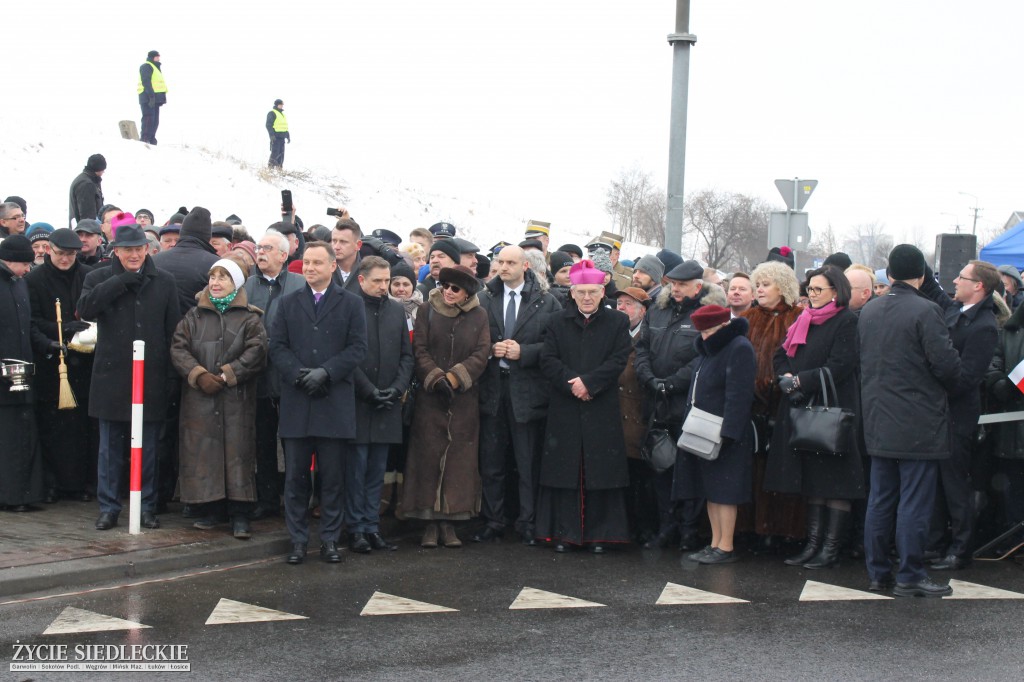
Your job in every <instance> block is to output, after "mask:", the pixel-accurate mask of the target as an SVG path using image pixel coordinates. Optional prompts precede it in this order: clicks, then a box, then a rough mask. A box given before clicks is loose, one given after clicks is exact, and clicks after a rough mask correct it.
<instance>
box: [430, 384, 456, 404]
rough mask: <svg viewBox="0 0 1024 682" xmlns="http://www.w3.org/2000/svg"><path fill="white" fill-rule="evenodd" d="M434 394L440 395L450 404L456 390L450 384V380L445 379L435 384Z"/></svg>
mask: <svg viewBox="0 0 1024 682" xmlns="http://www.w3.org/2000/svg"><path fill="white" fill-rule="evenodd" d="M434 393H438V394H440V396H441V397H442V398H444V399H445V400H446V401H448V402H451V399H452V398H454V397H455V390H454V389H453V388H452V385H451V384H449V383H448V379H444V378H442V379H441V380H439V381H438V382H437V383H435V384H434Z"/></svg>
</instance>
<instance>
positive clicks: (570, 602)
mask: <svg viewBox="0 0 1024 682" xmlns="http://www.w3.org/2000/svg"><path fill="white" fill-rule="evenodd" d="M595 606H604V604H598V603H597V602H595V601H587V600H586V599H578V598H576V597H568V596H566V595H564V594H558V593H557V592H547V591H545V590H538V589H536V588H534V587H524V588H523V589H522V590H520V592H519V596H518V597H516V600H515V601H514V602H512V604H511V606H509V607H508V608H509V609H512V610H516V609H585V608H593V607H595Z"/></svg>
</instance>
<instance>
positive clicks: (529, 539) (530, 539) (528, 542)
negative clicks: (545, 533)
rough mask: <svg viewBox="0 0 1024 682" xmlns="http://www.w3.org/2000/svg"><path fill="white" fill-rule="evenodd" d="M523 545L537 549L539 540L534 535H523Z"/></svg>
mask: <svg viewBox="0 0 1024 682" xmlns="http://www.w3.org/2000/svg"><path fill="white" fill-rule="evenodd" d="M523 544H524V545H525V546H527V547H536V546H537V538H536V537H534V535H533V533H523Z"/></svg>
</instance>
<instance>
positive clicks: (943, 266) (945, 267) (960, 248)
mask: <svg viewBox="0 0 1024 682" xmlns="http://www.w3.org/2000/svg"><path fill="white" fill-rule="evenodd" d="M977 257H978V237H977V235H973V234H940V235H937V236H936V237H935V268H934V269H935V274H936V275H938V278H939V284H941V285H942V288H943V289H945V290H946V291H947V292H949V293H950V294H951V295H952V293H953V287H954V286H955V285H954V284H953V280H954V279H956V277H957V275H959V274H960V270H962V269H963V267H964V266H965V265H967V264H968V263H969V262H971V261H972V260H974V259H976V258H977Z"/></svg>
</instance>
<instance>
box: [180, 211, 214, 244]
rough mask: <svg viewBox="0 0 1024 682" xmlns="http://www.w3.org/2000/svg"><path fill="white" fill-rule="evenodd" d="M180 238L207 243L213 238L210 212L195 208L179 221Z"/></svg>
mask: <svg viewBox="0 0 1024 682" xmlns="http://www.w3.org/2000/svg"><path fill="white" fill-rule="evenodd" d="M181 236H182V238H185V237H196V238H197V239H200V240H201V241H204V242H208V241H210V237H212V236H213V222H212V221H211V220H210V212H209V211H207V210H206V209H205V208H203V207H202V206H196V207H195V208H193V209H192V210H191V211H189V213H188V215H187V216H185V219H184V220H183V221H181Z"/></svg>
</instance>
